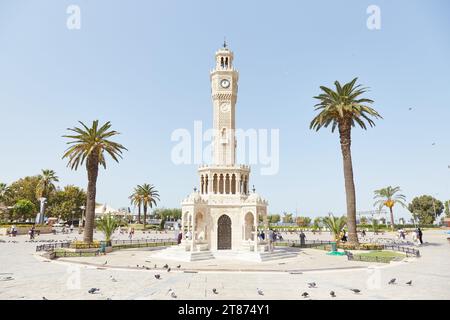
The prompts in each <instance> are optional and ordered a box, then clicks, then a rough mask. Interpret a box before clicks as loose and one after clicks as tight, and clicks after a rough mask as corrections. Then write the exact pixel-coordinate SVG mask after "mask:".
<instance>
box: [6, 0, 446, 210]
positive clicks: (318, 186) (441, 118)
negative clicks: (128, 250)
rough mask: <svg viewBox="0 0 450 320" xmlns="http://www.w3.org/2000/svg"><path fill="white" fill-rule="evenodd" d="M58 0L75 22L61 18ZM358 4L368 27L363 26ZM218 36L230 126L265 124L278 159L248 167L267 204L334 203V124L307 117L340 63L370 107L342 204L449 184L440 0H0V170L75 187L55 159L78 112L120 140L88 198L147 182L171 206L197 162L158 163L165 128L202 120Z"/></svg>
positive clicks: (339, 72)
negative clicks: (227, 68)
mask: <svg viewBox="0 0 450 320" xmlns="http://www.w3.org/2000/svg"><path fill="white" fill-rule="evenodd" d="M70 4H76V5H79V6H80V8H81V19H82V20H81V29H80V30H72V31H70V30H68V29H67V28H66V19H67V17H68V15H67V14H66V8H67V6H68V5H70ZM371 4H376V5H378V6H380V8H381V18H382V22H381V30H376V31H371V30H368V29H367V27H366V20H367V17H368V15H367V13H366V9H367V7H368V6H369V5H371ZM224 36H226V37H227V39H228V41H229V45H230V47H231V49H232V50H233V51H234V53H235V65H236V67H237V68H238V69H239V71H240V83H239V98H238V106H237V125H238V127H240V128H244V129H246V128H268V129H270V128H278V129H280V143H281V144H280V152H281V154H280V171H279V173H278V174H277V175H273V176H261V175H260V174H259V170H258V167H254V168H253V172H254V173H253V176H252V181H251V184H255V186H256V188H257V191H258V192H259V193H260V194H261V195H263V196H264V197H265V198H267V199H268V200H269V202H270V212H272V213H277V212H282V211H291V212H295V210H296V209H297V212H298V214H299V215H311V216H316V215H325V214H327V213H328V212H329V211H332V212H335V213H343V212H345V193H344V181H343V173H342V160H341V154H340V147H339V140H338V136H337V134H336V133H335V134H332V133H331V132H330V131H329V130H324V131H323V132H319V133H315V132H313V131H310V130H309V128H308V126H309V122H310V120H311V119H312V118H313V116H314V111H313V105H314V104H315V101H314V99H313V98H312V97H313V96H314V95H316V94H317V93H318V92H319V86H320V85H327V86H330V85H332V83H333V82H334V80H340V81H342V82H345V81H349V80H351V79H352V78H353V77H355V76H358V77H359V78H360V81H361V82H362V83H363V84H365V85H367V86H369V87H370V88H371V92H370V93H369V95H370V97H371V98H373V99H374V100H375V102H376V103H375V105H374V106H375V108H376V109H377V110H378V111H379V112H380V113H381V114H382V115H383V117H384V120H381V121H379V122H378V123H377V126H376V127H375V128H374V129H370V130H368V131H367V132H365V131H363V130H360V129H356V130H354V131H353V164H354V172H355V182H356V189H357V207H358V210H370V209H372V204H373V199H372V198H373V190H374V189H377V188H380V187H383V186H387V185H399V186H400V187H401V188H402V190H403V192H404V194H405V195H406V196H407V198H408V200H411V199H412V198H413V197H414V196H417V195H421V194H424V193H427V194H434V195H435V194H438V198H440V199H442V200H444V199H449V198H450V169H448V165H449V164H450V141H449V136H450V134H449V121H450V3H449V2H448V1H447V0H441V1H438V0H435V1H425V0H423V1H417V0H396V1H380V0H371V1H364V0H347V1H335V0H333V1H331V0H329V1H298V0H292V1H256V0H250V1H237V0H229V1H212V0H202V1H200V0H198V1H194V0H192V1H181V0H178V1H174V0H171V1H167V0H164V1H136V0H135V1H112V0H108V1H106V0H96V1H87V0H85V1H81V0H71V1H61V0H60V1H51V0H48V1H43V0H41V1H19V0H1V1H0V114H1V116H0V119H1V126H0V133H1V135H0V139H1V140H0V154H1V155H0V181H4V182H7V183H11V182H12V181H14V180H16V179H18V178H20V177H23V176H25V175H34V174H38V173H39V172H40V170H41V169H43V168H51V169H54V170H56V172H57V174H58V175H59V177H60V180H61V184H75V185H79V186H82V187H85V186H86V174H85V172H84V170H80V171H78V172H73V171H70V170H69V169H68V168H66V163H65V161H64V160H61V156H62V154H63V151H64V150H65V148H66V145H65V141H64V139H63V138H61V135H63V134H64V133H65V129H66V128H67V127H72V126H74V125H76V124H77V121H78V120H82V121H85V122H90V121H92V120H94V119H99V120H101V121H107V120H110V121H111V122H112V124H113V127H114V128H115V129H117V130H118V131H120V132H121V133H122V135H121V136H120V137H119V138H118V139H117V140H118V141H120V142H121V143H123V144H124V145H125V146H127V147H128V149H129V151H128V152H127V153H126V154H125V157H124V159H123V161H121V163H120V164H119V165H117V164H115V163H113V162H111V161H110V162H109V168H108V170H107V171H106V172H105V171H103V170H102V171H101V172H100V177H99V182H98V201H99V202H107V203H108V204H110V205H111V206H114V207H122V206H127V205H128V198H127V197H128V195H129V194H130V192H131V190H132V188H133V186H135V185H136V184H140V183H145V182H148V183H152V184H155V185H156V186H157V188H158V189H159V190H160V193H161V199H162V201H161V203H160V206H165V207H179V206H180V201H181V200H182V198H183V197H185V196H186V195H187V194H188V193H190V192H191V190H192V187H193V186H194V185H195V184H196V183H197V173H196V167H197V166H196V165H189V166H188V165H181V166H175V165H174V164H173V163H172V162H171V158H170V152H171V149H172V147H173V146H174V143H173V142H171V140H170V135H171V133H172V131H173V130H175V129H177V128H188V129H191V130H192V128H193V122H194V121H195V120H203V121H205V124H206V125H209V126H210V125H211V119H212V107H211V100H210V83H209V70H210V69H211V68H212V67H213V64H214V61H213V59H214V52H215V51H216V49H218V48H219V47H220V45H221V44H222V41H223V37H224ZM409 108H412V110H409ZM433 143H435V145H432V144H433ZM398 214H399V215H407V211H406V210H403V209H402V210H398Z"/></svg>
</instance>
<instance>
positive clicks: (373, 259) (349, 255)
mask: <svg viewBox="0 0 450 320" xmlns="http://www.w3.org/2000/svg"><path fill="white" fill-rule="evenodd" d="M345 254H346V255H347V259H348V260H352V261H363V262H379V263H390V262H391V261H392V260H395V259H396V258H395V257H381V256H362V255H358V254H357V255H354V254H353V253H351V252H348V251H345Z"/></svg>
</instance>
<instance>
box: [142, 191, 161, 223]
mask: <svg viewBox="0 0 450 320" xmlns="http://www.w3.org/2000/svg"><path fill="white" fill-rule="evenodd" d="M138 194H139V196H140V199H141V203H142V206H143V207H144V228H145V224H146V223H147V208H148V207H150V208H153V205H155V206H156V201H159V193H158V190H156V189H155V186H154V185H150V184H147V183H145V184H143V185H142V186H138Z"/></svg>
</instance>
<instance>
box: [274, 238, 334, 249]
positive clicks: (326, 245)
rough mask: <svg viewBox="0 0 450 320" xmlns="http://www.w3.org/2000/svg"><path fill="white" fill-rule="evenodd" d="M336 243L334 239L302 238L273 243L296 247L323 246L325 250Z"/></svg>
mask: <svg viewBox="0 0 450 320" xmlns="http://www.w3.org/2000/svg"><path fill="white" fill-rule="evenodd" d="M333 243H335V242H332V241H322V240H306V241H304V242H301V241H300V240H282V241H275V242H274V243H273V244H274V245H275V246H280V247H281V246H284V247H295V248H321V249H324V250H331V245H332V244H333Z"/></svg>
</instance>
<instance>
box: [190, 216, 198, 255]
mask: <svg viewBox="0 0 450 320" xmlns="http://www.w3.org/2000/svg"><path fill="white" fill-rule="evenodd" d="M196 215H197V213H195V211H194V215H193V217H192V232H191V234H192V242H191V253H192V252H194V243H195V216H196Z"/></svg>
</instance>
